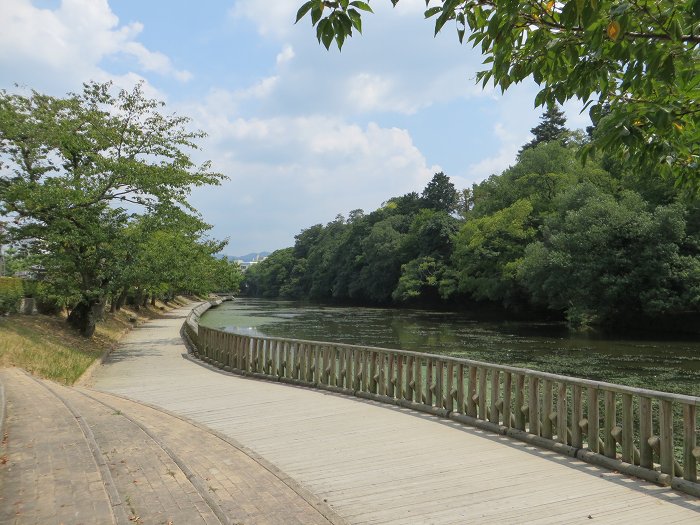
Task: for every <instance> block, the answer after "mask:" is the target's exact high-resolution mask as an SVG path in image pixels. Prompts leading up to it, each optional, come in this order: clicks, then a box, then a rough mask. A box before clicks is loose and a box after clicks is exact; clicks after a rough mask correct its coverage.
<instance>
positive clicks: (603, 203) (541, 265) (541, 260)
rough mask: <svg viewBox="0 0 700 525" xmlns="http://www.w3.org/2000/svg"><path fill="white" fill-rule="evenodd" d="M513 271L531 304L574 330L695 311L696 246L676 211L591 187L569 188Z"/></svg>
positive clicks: (698, 289) (699, 273) (699, 276)
mask: <svg viewBox="0 0 700 525" xmlns="http://www.w3.org/2000/svg"><path fill="white" fill-rule="evenodd" d="M558 201H559V203H558V207H559V210H558V213H557V214H556V215H553V216H552V217H550V218H549V219H548V220H547V223H546V224H545V227H544V228H543V240H542V241H539V242H535V243H532V244H530V245H529V246H528V247H527V249H526V250H525V255H524V257H523V259H522V262H521V264H520V265H519V268H518V273H519V278H520V280H521V282H522V283H523V284H524V285H525V286H526V287H527V288H528V289H529V290H530V292H531V294H532V297H533V298H534V299H535V300H536V301H539V302H542V303H543V304H546V305H547V306H549V307H551V308H554V309H558V310H563V311H564V312H565V313H566V315H567V317H568V319H569V321H570V322H571V323H572V324H575V325H576V324H589V323H599V324H606V325H611V324H613V323H620V322H623V323H629V322H633V321H634V322H638V321H639V319H640V318H643V317H642V316H645V315H646V316H648V318H650V319H652V318H660V317H663V316H664V315H672V314H678V313H682V312H690V311H697V310H698V307H700V257H698V248H697V246H698V239H697V238H693V237H692V236H689V235H688V232H687V225H686V219H685V215H686V212H685V210H684V209H683V206H682V205H681V204H680V203H674V204H670V205H665V206H658V207H656V208H653V207H651V206H649V204H648V203H646V202H645V201H644V200H643V199H642V198H641V196H640V195H639V194H637V193H635V192H632V191H629V190H625V191H623V192H621V195H620V196H619V198H616V197H615V196H613V195H610V194H606V193H604V192H602V191H601V190H600V188H597V187H595V186H593V185H591V184H581V185H578V186H574V187H572V188H570V190H569V191H568V192H566V193H564V194H563V195H562V196H561V197H560V198H559V199H558Z"/></svg>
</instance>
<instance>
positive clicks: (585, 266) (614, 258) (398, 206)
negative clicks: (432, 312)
mask: <svg viewBox="0 0 700 525" xmlns="http://www.w3.org/2000/svg"><path fill="white" fill-rule="evenodd" d="M532 132H533V134H534V139H533V140H532V141H531V142H529V143H528V144H526V145H525V146H523V148H522V149H521V151H520V153H519V155H518V158H517V162H516V163H515V165H513V166H512V167H510V168H508V169H507V170H505V171H504V172H503V173H501V174H500V175H492V176H491V177H489V178H488V179H487V180H484V181H483V182H480V183H478V184H474V185H473V186H472V187H471V188H467V189H463V190H461V191H459V190H458V189H457V188H455V186H454V185H453V184H452V183H451V182H450V179H449V178H448V177H447V176H446V175H445V174H443V173H437V174H435V176H434V177H433V179H432V180H431V181H430V182H429V183H428V185H427V186H426V187H425V189H424V190H423V191H422V193H421V194H418V193H415V192H414V193H409V194H406V195H401V196H397V197H393V198H390V199H388V200H387V201H386V202H385V203H384V204H383V205H382V207H380V208H379V209H377V210H374V211H372V212H371V213H364V212H363V211H362V210H359V209H358V210H354V211H351V212H350V213H349V215H348V217H347V218H345V217H343V216H342V215H338V216H337V217H336V219H335V220H333V221H332V222H330V223H328V224H326V225H325V226H324V225H322V224H317V225H314V226H311V227H309V228H307V229H305V230H303V231H301V232H300V233H299V234H298V235H296V237H295V240H296V242H295V244H294V246H293V247H289V248H285V249H281V250H277V251H275V252H273V253H272V254H271V255H270V256H269V257H268V258H267V259H266V260H264V261H263V262H261V263H259V264H257V265H254V266H252V267H251V268H250V269H249V270H248V271H247V272H246V275H245V280H244V284H243V289H244V290H245V291H246V292H247V293H248V294H250V295H253V296H260V297H268V298H275V297H282V298H292V299H311V300H318V301H340V302H353V303H356V304H377V305H388V304H395V305H411V306H436V305H445V306H449V307H451V308H459V307H469V308H477V309H478V308H493V307H498V308H499V309H504V310H505V311H506V312H510V313H513V314H525V313H527V314H529V315H536V316H542V317H549V318H551V317H555V318H562V319H566V320H567V321H568V322H569V323H570V325H571V326H573V327H587V326H601V327H605V328H608V329H610V328H613V329H624V328H630V327H634V326H641V325H643V326H646V327H649V326H650V325H649V323H650V322H653V323H654V324H653V325H651V327H656V328H669V327H674V328H677V327H679V326H681V327H682V325H683V324H684V323H685V328H690V329H692V326H689V325H690V324H691V323H693V322H695V321H696V320H697V318H698V313H699V312H700V204H699V203H698V201H697V199H696V198H695V197H694V195H693V193H692V190H688V189H679V188H678V187H677V185H675V184H674V181H673V179H670V178H665V177H663V176H662V175H660V174H659V173H657V172H647V173H641V172H640V171H639V170H638V169H628V168H627V167H626V166H625V165H624V163H621V162H620V161H617V160H614V159H613V158H612V157H606V156H601V157H599V158H591V157H589V158H588V160H587V162H586V163H585V164H583V163H582V162H581V160H580V158H578V157H577V155H576V152H577V151H580V150H581V146H583V145H585V144H586V142H587V141H588V140H590V137H591V136H593V135H594V134H595V133H596V130H595V129H594V128H591V129H589V130H587V134H584V133H582V132H571V131H569V130H567V129H566V127H565V119H564V116H563V114H562V113H561V111H560V110H559V109H558V108H557V107H556V106H553V107H551V108H550V109H548V110H547V112H546V113H545V114H544V115H543V116H542V119H541V123H540V124H539V125H538V126H537V127H536V128H533V129H532ZM693 320H695V321H693Z"/></svg>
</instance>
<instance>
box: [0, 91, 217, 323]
mask: <svg viewBox="0 0 700 525" xmlns="http://www.w3.org/2000/svg"><path fill="white" fill-rule="evenodd" d="M161 107H162V103H160V102H158V101H155V100H151V99H148V98H147V97H145V96H144V94H143V90H142V87H141V85H137V86H136V87H135V88H134V89H133V90H132V91H125V90H121V91H118V92H117V93H116V94H114V93H113V92H112V89H111V86H110V84H98V83H90V84H86V85H85V86H84V90H83V92H82V93H80V94H70V95H68V96H67V97H65V98H55V97H50V96H46V95H42V94H40V93H37V92H32V93H31V95H30V96H23V95H19V94H11V93H7V92H5V91H2V92H0V170H1V171H0V214H3V215H7V216H10V217H11V218H12V222H11V223H9V225H8V234H9V236H10V239H11V240H12V241H14V242H18V241H21V242H22V243H23V245H24V246H25V247H26V248H27V249H28V250H29V251H30V252H31V254H32V256H33V257H34V258H35V259H36V260H37V261H38V263H39V264H40V265H41V266H42V267H43V269H44V271H45V272H46V276H47V277H46V287H47V289H48V290H49V292H50V293H51V294H54V295H55V296H59V297H62V298H63V301H64V302H65V303H66V304H68V305H69V307H70V309H71V313H70V315H69V318H68V319H69V321H70V322H71V324H73V325H74V326H75V327H77V328H79V329H80V330H81V331H82V332H83V333H84V334H85V335H91V334H92V333H93V332H94V330H95V323H96V321H97V320H98V319H99V318H100V316H101V312H102V311H103V309H104V306H105V303H106V301H107V298H108V296H109V295H110V294H111V295H116V294H117V293H118V290H119V289H124V288H128V287H130V286H137V287H139V288H140V290H141V291H140V293H141V292H144V291H146V290H148V291H150V292H151V293H155V292H156V291H163V289H164V283H168V286H169V288H174V287H183V288H184V289H185V290H192V291H195V290H196V291H200V290H204V289H206V288H207V285H201V284H197V283H194V282H192V281H191V279H192V277H191V276H192V275H201V274H202V272H205V271H207V270H208V269H209V268H208V266H207V265H208V264H209V263H208V262H207V261H208V259H211V256H212V255H213V253H216V252H217V251H218V250H220V249H221V246H223V245H222V244H221V243H214V242H209V241H207V240H205V239H202V235H203V233H204V232H205V231H206V230H208V229H209V226H208V225H205V224H204V223H203V222H202V221H201V220H200V219H199V218H198V217H197V216H196V215H195V214H194V210H192V208H191V207H190V205H189V204H188V202H187V196H188V194H189V191H190V189H191V188H192V187H195V186H200V185H204V184H216V183H218V182H219V181H220V180H221V179H222V175H220V174H217V173H213V172H210V171H209V165H208V164H204V165H202V166H196V165H195V164H194V163H193V162H192V160H191V159H190V157H189V155H188V153H187V150H190V149H192V148H195V147H196V145H195V140H196V139H198V138H200V137H201V136H202V133H201V132H197V131H190V130H188V127H187V124H188V119H186V118H184V117H179V116H175V115H171V116H168V115H163V114H162V113H161V112H160V108H161ZM174 224H177V228H176V227H175V226H174ZM154 265H155V266H154ZM178 272H179V273H178ZM183 275H188V276H190V277H189V278H190V281H186V280H185V279H184V277H183ZM113 302H114V301H113Z"/></svg>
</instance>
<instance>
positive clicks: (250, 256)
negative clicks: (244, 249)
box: [228, 252, 270, 262]
mask: <svg viewBox="0 0 700 525" xmlns="http://www.w3.org/2000/svg"><path fill="white" fill-rule="evenodd" d="M268 255H270V252H258V253H248V254H246V255H229V256H228V258H229V260H230V261H243V262H252V261H255V260H256V259H262V258H263V257H267V256H268Z"/></svg>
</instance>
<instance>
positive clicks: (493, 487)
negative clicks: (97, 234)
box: [93, 309, 700, 524]
mask: <svg viewBox="0 0 700 525" xmlns="http://www.w3.org/2000/svg"><path fill="white" fill-rule="evenodd" d="M186 313H187V309H181V310H178V311H174V312H172V313H171V314H170V316H169V317H168V318H166V319H162V320H157V321H153V322H151V323H148V324H147V325H145V326H144V327H143V328H139V329H137V330H135V331H133V332H132V333H131V334H129V336H127V339H126V341H125V342H124V344H123V345H122V346H121V348H120V349H119V350H118V351H116V352H115V353H113V354H112V357H111V358H110V359H109V361H108V362H107V363H106V364H105V366H103V367H101V368H100V369H98V370H97V371H96V373H95V375H94V376H93V381H94V383H93V386H94V388H96V389H98V390H102V391H105V392H112V393H115V394H118V395H121V396H126V397H128V398H131V399H135V400H138V401H141V402H145V403H149V404H152V405H155V406H158V407H161V408H163V409H167V410H169V411H171V412H173V413H176V414H179V415H180V416H182V417H185V418H188V419H189V420H192V421H195V422H197V423H198V424H201V425H206V426H207V427H208V428H211V429H214V430H215V431H218V432H220V433H221V434H222V435H225V436H228V438H230V439H233V440H235V442H236V443H238V444H239V445H240V447H241V448H244V449H245V450H247V451H248V452H249V454H250V455H252V456H253V457H259V458H261V459H260V461H262V462H263V463H264V462H269V463H271V464H272V465H274V466H275V467H277V468H278V469H280V471H281V472H280V471H275V472H276V473H277V476H278V479H279V478H282V479H288V478H285V474H282V472H283V473H286V475H288V476H290V477H291V478H292V479H294V480H296V481H298V482H299V483H300V484H301V485H302V486H303V487H304V488H305V489H308V491H310V492H311V493H314V494H316V495H317V496H318V497H320V498H322V499H323V501H324V502H327V503H328V505H330V506H331V507H332V508H333V509H334V510H335V511H336V512H337V513H338V514H339V515H340V516H341V517H342V518H343V519H345V520H347V521H348V522H349V523H357V524H360V523H373V524H376V523H406V524H419V523H426V524H428V523H430V524H439V523H460V524H466V523H479V524H482V523H632V522H636V523H652V522H654V523H656V522H658V523H699V522H700V502H699V501H698V500H697V499H695V498H692V497H689V496H684V495H682V494H679V493H677V492H674V491H671V490H670V489H668V488H662V487H658V486H655V485H653V484H651V483H647V482H643V481H639V480H635V479H631V478H628V477H625V476H622V475H619V474H616V473H613V472H609V471H605V470H603V469H599V468H597V467H595V466H592V465H589V464H586V463H582V462H580V461H577V460H574V459H571V458H567V457H561V456H558V455H557V454H554V453H551V452H548V451H544V450H539V449H536V448H533V447H530V446H528V445H525V444H523V443H521V442H518V441H514V440H511V439H509V438H507V437H504V436H495V435H491V434H488V433H486V432H482V431H479V430H476V429H472V428H468V427H463V426H460V425H458V424H456V423H454V422H451V421H445V420H440V419H437V418H434V417H431V416H426V415H423V414H418V413H414V412H411V411H408V410H404V409H398V408H395V407H389V406H385V405H379V404H375V403H372V402H365V401H361V400H358V399H354V398H352V399H351V398H347V397H343V396H339V395H334V394H330V393H326V392H321V391H315V390H311V389H304V388H296V387H291V386H287V385H281V384H276V383H272V382H265V381H257V380H252V379H246V378H242V377H238V376H232V375H229V374H224V373H222V372H220V371H216V370H214V369H211V368H208V367H206V366H203V365H201V364H199V363H195V362H192V361H189V360H187V359H184V358H183V355H182V354H183V353H184V352H185V348H184V346H183V345H182V343H181V341H180V338H179V335H178V332H179V329H180V326H181V324H182V322H183V320H184V317H185V315H186ZM270 468H272V467H270ZM265 499H266V500H267V498H265ZM309 499H311V498H309Z"/></svg>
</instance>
